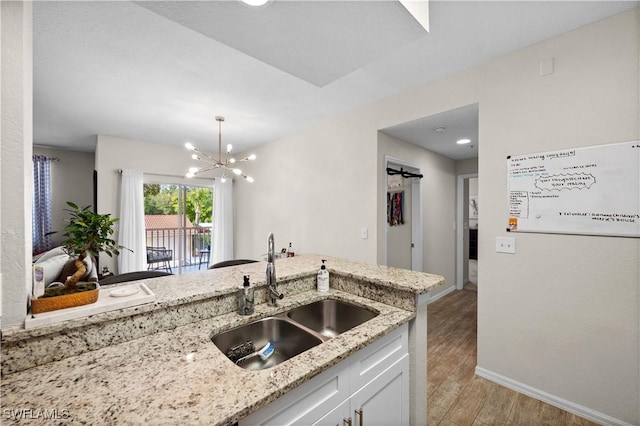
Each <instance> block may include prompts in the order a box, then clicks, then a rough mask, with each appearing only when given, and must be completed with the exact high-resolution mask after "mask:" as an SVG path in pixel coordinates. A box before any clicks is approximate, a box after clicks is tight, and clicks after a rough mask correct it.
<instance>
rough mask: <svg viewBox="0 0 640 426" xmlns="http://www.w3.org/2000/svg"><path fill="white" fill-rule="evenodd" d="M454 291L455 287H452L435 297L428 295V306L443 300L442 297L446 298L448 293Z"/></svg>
mask: <svg viewBox="0 0 640 426" xmlns="http://www.w3.org/2000/svg"><path fill="white" fill-rule="evenodd" d="M455 290H456V286H454V285H452V286H451V287H449V288H448V289H446V290H444V291H442V292H440V293H438V294H436V295H435V296H431V295H429V296H430V297H429V301H428V302H427V303H429V304H430V303H433V302H435V301H436V300H438V299H441V298H443V297H444V296H446V295H447V294H449V293H451V292H452V291H455Z"/></svg>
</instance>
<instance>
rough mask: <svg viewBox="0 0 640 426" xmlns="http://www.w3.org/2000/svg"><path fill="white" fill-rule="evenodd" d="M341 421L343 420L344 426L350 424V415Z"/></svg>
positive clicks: (349, 425)
mask: <svg viewBox="0 0 640 426" xmlns="http://www.w3.org/2000/svg"><path fill="white" fill-rule="evenodd" d="M342 421H343V422H344V424H345V426H352V424H351V417H349V418H345V419H342Z"/></svg>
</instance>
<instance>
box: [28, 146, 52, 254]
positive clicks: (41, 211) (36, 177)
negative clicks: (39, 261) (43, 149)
mask: <svg viewBox="0 0 640 426" xmlns="http://www.w3.org/2000/svg"><path fill="white" fill-rule="evenodd" d="M32 158H33V202H32V216H31V219H32V230H33V253H34V254H36V253H41V252H44V251H47V250H50V249H52V248H53V247H52V245H53V244H52V242H51V236H49V235H47V233H48V232H51V231H52V227H51V158H49V157H47V156H45V155H34V156H33V157H32Z"/></svg>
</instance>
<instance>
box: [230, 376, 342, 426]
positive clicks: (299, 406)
mask: <svg viewBox="0 0 640 426" xmlns="http://www.w3.org/2000/svg"><path fill="white" fill-rule="evenodd" d="M346 367H347V365H340V364H339V365H337V366H335V367H333V368H331V369H329V370H327V371H325V372H324V373H321V374H320V375H318V376H316V377H314V378H313V379H311V380H309V381H308V382H306V383H304V384H302V385H300V386H299V387H298V388H296V389H295V390H294V391H292V392H289V393H287V394H285V395H283V396H281V397H280V398H278V399H277V400H276V401H274V402H272V403H271V404H269V405H267V406H266V407H264V408H262V409H261V410H258V411H257V412H255V413H253V414H251V415H249V416H247V417H246V418H244V419H242V420H240V422H239V425H240V426H249V425H251V426H257V425H260V426H268V425H270V426H285V425H293V424H296V425H303V424H307V425H309V424H312V423H314V422H315V421H316V420H317V419H319V418H320V417H322V416H323V415H324V414H325V413H326V412H327V411H329V410H330V409H331V408H333V407H335V406H336V405H338V404H340V403H341V402H342V401H344V400H345V399H346V398H348V397H349V393H350V389H349V371H348V369H347V368H346Z"/></svg>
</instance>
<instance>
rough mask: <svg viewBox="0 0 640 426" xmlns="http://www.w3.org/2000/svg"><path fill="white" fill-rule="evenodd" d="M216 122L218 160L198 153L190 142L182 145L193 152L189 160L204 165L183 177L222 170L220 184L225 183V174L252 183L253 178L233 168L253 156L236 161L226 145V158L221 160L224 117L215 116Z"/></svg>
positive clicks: (253, 157)
mask: <svg viewBox="0 0 640 426" xmlns="http://www.w3.org/2000/svg"><path fill="white" fill-rule="evenodd" d="M216 121H217V122H218V158H215V157H212V156H210V155H209V154H207V153H206V152H202V151H200V150H199V149H198V148H196V147H195V146H193V144H191V143H190V142H187V143H185V144H184V146H185V147H186V148H187V149H188V150H189V151H193V154H192V155H191V158H193V159H194V160H199V161H202V162H204V163H206V165H205V166H203V167H190V168H189V172H187V174H186V175H185V176H186V177H188V178H192V177H194V176H195V175H197V174H198V173H203V172H206V171H209V170H214V169H222V177H221V178H220V181H221V182H222V183H224V182H226V177H227V174H234V175H236V176H242V177H243V178H245V179H246V180H247V181H248V182H253V178H252V177H251V176H247V175H245V174H244V173H242V170H240V169H239V168H237V167H236V166H235V164H236V163H241V162H243V161H252V160H255V159H256V156H255V154H251V155H249V156H248V157H244V158H242V159H240V160H236V159H235V158H233V157H231V149H232V148H233V147H232V146H231V144H228V145H227V152H226V158H225V159H224V161H223V160H222V122H223V121H224V117H222V116H219V115H218V116H216Z"/></svg>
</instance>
